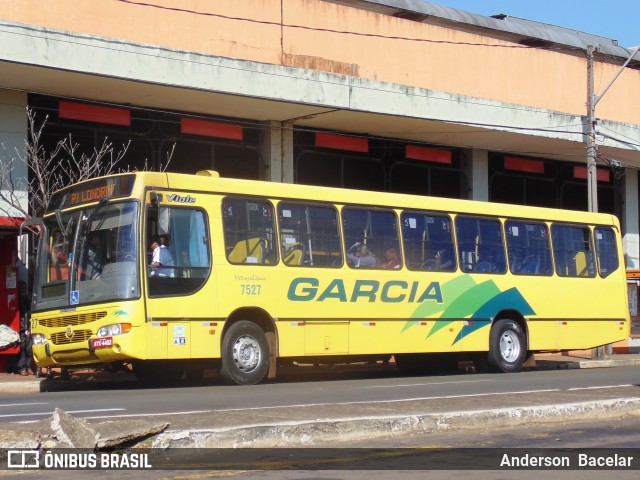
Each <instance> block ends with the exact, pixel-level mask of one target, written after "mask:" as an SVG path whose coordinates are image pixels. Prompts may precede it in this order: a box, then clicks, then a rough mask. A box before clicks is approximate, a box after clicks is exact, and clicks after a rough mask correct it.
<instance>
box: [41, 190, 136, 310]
mask: <svg viewBox="0 0 640 480" xmlns="http://www.w3.org/2000/svg"><path fill="white" fill-rule="evenodd" d="M137 216H138V204H137V202H121V203H113V204H99V205H98V206H92V207H91V208H87V209H83V210H75V211H72V212H65V213H60V215H59V216H58V217H57V218H56V217H54V216H51V217H48V218H46V219H45V221H44V232H43V236H42V238H41V243H40V249H39V254H38V269H37V272H38V275H37V278H36V279H35V291H36V304H35V306H34V310H44V309H50V308H65V307H74V306H76V305H86V304H90V303H95V302H104V301H111V300H123V299H131V298H137V297H138V296H139V295H140V280H139V262H138V261H137V249H136V245H137V239H136V235H137V233H136V232H137Z"/></svg>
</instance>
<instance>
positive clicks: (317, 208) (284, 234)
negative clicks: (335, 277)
mask: <svg viewBox="0 0 640 480" xmlns="http://www.w3.org/2000/svg"><path fill="white" fill-rule="evenodd" d="M278 223H279V226H280V245H281V250H282V261H283V263H284V264H285V265H287V266H289V267H300V266H304V267H339V266H341V265H342V246H341V243H340V233H339V231H338V212H337V210H336V209H335V208H334V207H333V206H326V205H310V204H303V203H290V202H280V203H279V204H278Z"/></svg>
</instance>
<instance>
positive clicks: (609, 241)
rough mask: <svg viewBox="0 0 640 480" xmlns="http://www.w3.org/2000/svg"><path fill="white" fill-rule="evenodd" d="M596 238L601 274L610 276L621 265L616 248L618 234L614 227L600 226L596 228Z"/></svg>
mask: <svg viewBox="0 0 640 480" xmlns="http://www.w3.org/2000/svg"><path fill="white" fill-rule="evenodd" d="M595 239H596V256H597V258H598V270H599V271H600V276H601V277H603V278H604V277H608V276H609V275H611V273H613V272H615V271H616V270H617V269H618V267H619V266H620V261H619V260H618V250H617V248H616V235H615V233H614V231H613V229H612V228H609V227H598V228H596V229H595Z"/></svg>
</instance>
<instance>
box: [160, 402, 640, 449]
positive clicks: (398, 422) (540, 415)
mask: <svg viewBox="0 0 640 480" xmlns="http://www.w3.org/2000/svg"><path fill="white" fill-rule="evenodd" d="M638 414H640V398H623V399H609V400H599V401H586V402H577V403H566V404H558V405H542V406H531V407H509V408H496V409H488V410H470V411H463V412H450V413H436V414H424V415H397V416H371V417H344V418H330V419H323V420H317V421H301V422H295V421H290V422H280V423H274V424H270V425H257V424H255V425H243V426H239V427H229V428H220V429H207V430H182V431H168V432H165V433H162V434H160V435H158V436H157V437H156V438H155V440H154V442H153V445H152V447H153V448H188V447H192V448H213V447H216V448H242V447H252V448H273V447H310V446H314V445H322V444H330V443H335V442H344V441H358V440H372V439H376V438H377V439H380V438H393V437H394V436H407V435H424V434H430V433H439V432H445V431H448V432H451V431H464V430H477V429H479V428H482V429H490V428H500V427H514V426H520V425H532V424H542V423H553V422H565V421H567V419H571V420H587V419H588V420H593V419H595V418H599V419H603V418H612V417H619V416H620V415H638Z"/></svg>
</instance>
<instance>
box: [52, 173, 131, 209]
mask: <svg viewBox="0 0 640 480" xmlns="http://www.w3.org/2000/svg"><path fill="white" fill-rule="evenodd" d="M134 181H135V175H117V176H113V177H103V178H97V179H95V180H89V181H87V182H83V183H80V184H78V185H73V186H71V187H67V188H63V189H62V190H58V191H57V192H55V193H54V194H53V195H52V196H51V201H50V202H49V208H48V209H47V210H48V211H55V210H58V209H61V208H68V207H73V206H75V205H81V204H83V203H91V202H97V201H99V200H102V199H103V198H106V199H112V198H118V197H126V196H128V195H131V192H132V191H133V183H134Z"/></svg>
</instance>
